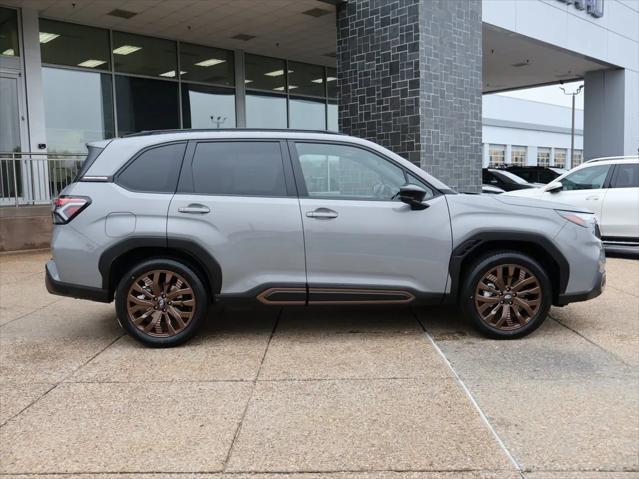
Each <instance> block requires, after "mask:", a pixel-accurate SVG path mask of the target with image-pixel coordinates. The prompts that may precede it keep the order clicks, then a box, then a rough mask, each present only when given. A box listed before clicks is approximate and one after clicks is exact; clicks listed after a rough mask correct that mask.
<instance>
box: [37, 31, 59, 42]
mask: <svg viewBox="0 0 639 479" xmlns="http://www.w3.org/2000/svg"><path fill="white" fill-rule="evenodd" d="M59 36H60V35H58V34H57V33H47V32H40V43H49V42H50V41H51V40H55V39H56V38H58V37H59Z"/></svg>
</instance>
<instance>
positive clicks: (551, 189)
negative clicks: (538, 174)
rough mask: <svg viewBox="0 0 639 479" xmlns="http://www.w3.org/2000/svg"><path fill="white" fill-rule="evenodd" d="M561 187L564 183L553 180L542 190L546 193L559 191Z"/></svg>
mask: <svg viewBox="0 0 639 479" xmlns="http://www.w3.org/2000/svg"><path fill="white" fill-rule="evenodd" d="M563 188H564V185H562V184H561V181H553V182H552V183H550V184H548V185H547V186H546V187H545V188H544V191H547V192H548V193H559V192H560V191H561V190H563Z"/></svg>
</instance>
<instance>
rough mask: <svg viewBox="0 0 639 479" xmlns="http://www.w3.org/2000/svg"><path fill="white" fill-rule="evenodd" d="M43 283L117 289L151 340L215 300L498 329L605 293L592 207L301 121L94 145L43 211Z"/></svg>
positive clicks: (123, 306)
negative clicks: (516, 193) (471, 179)
mask: <svg viewBox="0 0 639 479" xmlns="http://www.w3.org/2000/svg"><path fill="white" fill-rule="evenodd" d="M53 222H54V223H55V226H54V229H53V239H52V250H53V259H52V260H51V261H49V262H48V263H47V267H46V281H47V288H48V290H49V291H50V292H51V293H54V294H60V295H65V296H73V297H76V298H84V299H91V300H94V301H103V302H110V301H112V300H113V299H114V298H115V306H116V310H117V315H118V318H119V320H120V323H121V325H122V326H123V327H124V329H126V330H127V331H128V332H129V334H131V335H132V336H134V337H135V338H137V339H138V340H140V341H142V342H143V343H144V344H147V345H149V346H174V345H176V344H179V343H182V342H184V341H185V340H187V339H188V338H190V337H191V336H192V335H193V334H194V333H195V332H196V330H197V329H198V327H199V326H200V325H201V324H202V322H203V321H204V319H205V317H206V315H207V311H208V310H209V306H210V305H211V304H212V303H223V302H249V303H254V304H256V305H266V306H271V305H272V306H280V305H315V304H334V305H344V304H379V305H382V304H394V305H420V304H442V303H454V304H459V306H460V307H461V309H462V310H463V311H464V312H465V313H466V314H467V315H468V316H469V317H470V319H471V321H472V322H473V323H474V325H475V326H476V327H477V328H478V329H479V330H480V331H481V332H483V333H485V334H487V335H489V336H492V337H496V338H515V337H521V336H524V335H526V334H528V333H530V332H532V331H534V330H535V329H536V328H537V327H539V325H540V324H541V323H542V322H543V321H544V319H545V318H546V316H547V313H548V310H549V308H550V306H551V304H554V305H559V306H561V305H565V304H567V303H569V302H572V301H583V300H586V299H589V298H592V297H595V296H597V295H599V294H600V293H601V290H602V288H603V285H604V282H605V270H604V265H605V257H604V252H603V249H602V243H601V240H600V238H599V233H598V226H597V223H596V220H595V218H594V215H593V214H591V213H590V212H588V211H587V210H583V209H580V208H575V207H571V206H565V205H561V204H555V203H551V202H546V201H539V200H532V199H525V198H517V197H504V196H495V195H490V196H483V195H469V194H456V193H455V192H454V191H452V190H451V189H450V188H448V187H447V186H446V185H444V184H443V183H441V182H440V181H438V180H437V179H435V178H433V177H432V176H430V175H428V174H427V173H425V172H424V171H423V170H421V169H420V168H418V167H417V166H415V165H414V164H412V163H411V162H409V161H406V160H404V159H403V158H401V157H399V156H397V155H396V154H394V153H392V152H390V151H389V150H387V149H385V148H383V147H381V146H379V145H376V144H374V143H371V142H369V141H365V140H360V139H357V138H352V137H349V136H344V135H339V134H333V133H322V132H300V131H291V130H285V131H275V130H266V131H250V130H228V131H224V130H215V131H194V130H192V131H172V132H152V133H143V134H137V135H132V136H129V137H126V138H121V139H115V140H105V141H100V142H96V143H92V144H90V145H89V155H88V157H87V160H86V161H85V163H84V165H83V167H82V169H81V171H80V172H79V174H78V177H77V178H76V181H75V182H74V183H73V184H71V185H70V186H68V187H67V188H66V189H65V190H64V191H63V192H62V195H61V196H60V197H58V198H57V199H56V200H55V201H54V205H53Z"/></svg>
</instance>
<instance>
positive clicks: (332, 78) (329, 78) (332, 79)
mask: <svg viewBox="0 0 639 479" xmlns="http://www.w3.org/2000/svg"><path fill="white" fill-rule="evenodd" d="M335 80H337V78H335V77H326V81H327V82H329V81H335Z"/></svg>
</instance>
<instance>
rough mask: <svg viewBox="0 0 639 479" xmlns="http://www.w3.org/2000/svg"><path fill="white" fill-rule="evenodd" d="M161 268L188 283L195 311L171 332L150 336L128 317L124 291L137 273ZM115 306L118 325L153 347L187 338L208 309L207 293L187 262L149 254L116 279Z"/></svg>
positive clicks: (170, 345) (178, 342) (166, 346)
mask: <svg viewBox="0 0 639 479" xmlns="http://www.w3.org/2000/svg"><path fill="white" fill-rule="evenodd" d="M154 269H165V270H169V271H172V272H175V273H177V274H179V275H180V276H182V277H183V278H184V279H185V280H186V281H187V282H188V283H189V285H190V286H191V289H192V290H193V293H194V296H195V300H196V303H195V312H194V314H193V317H192V318H191V322H190V323H189V325H188V326H187V327H186V328H185V329H184V330H183V331H180V332H179V333H178V334H176V335H175V336H169V337H165V338H158V337H153V336H149V335H147V334H145V333H144V332H142V331H140V330H139V329H138V328H137V327H136V326H135V325H134V324H133V323H132V322H131V320H130V318H129V313H128V310H127V295H128V292H129V288H130V287H131V285H132V284H133V281H134V280H135V279H136V278H137V277H139V276H140V275H141V274H143V273H145V272H148V271H151V270H154ZM115 308H116V313H117V316H118V319H119V321H118V322H119V323H120V325H121V326H122V327H123V328H124V330H125V331H126V332H127V333H129V335H131V336H132V337H134V338H135V339H136V340H138V341H140V342H141V343H142V344H144V345H146V346H150V347H156V348H168V347H172V346H177V345H179V344H182V343H184V342H185V341H187V340H188V339H190V338H191V337H192V336H193V335H194V334H195V333H196V332H197V330H198V329H199V328H200V326H201V325H202V323H203V322H204V318H205V317H206V315H207V312H208V309H209V297H208V294H207V291H206V288H205V286H204V283H203V281H202V279H201V278H200V277H199V276H198V275H197V273H195V271H193V269H192V268H191V267H189V266H188V265H186V264H184V263H182V262H180V261H177V260H173V259H166V258H151V259H148V260H145V261H143V262H141V263H139V264H138V265H136V266H135V267H133V268H132V269H131V270H129V271H128V272H127V273H126V274H125V275H124V276H123V277H122V279H121V280H120V282H119V283H118V287H117V288H116V293H115Z"/></svg>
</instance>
